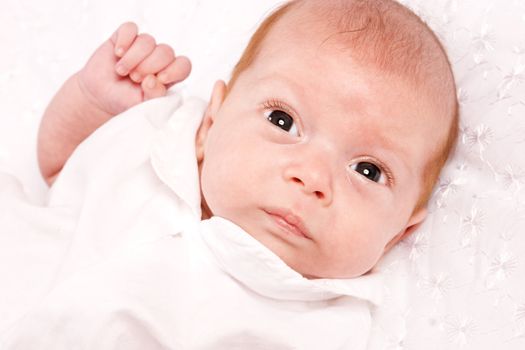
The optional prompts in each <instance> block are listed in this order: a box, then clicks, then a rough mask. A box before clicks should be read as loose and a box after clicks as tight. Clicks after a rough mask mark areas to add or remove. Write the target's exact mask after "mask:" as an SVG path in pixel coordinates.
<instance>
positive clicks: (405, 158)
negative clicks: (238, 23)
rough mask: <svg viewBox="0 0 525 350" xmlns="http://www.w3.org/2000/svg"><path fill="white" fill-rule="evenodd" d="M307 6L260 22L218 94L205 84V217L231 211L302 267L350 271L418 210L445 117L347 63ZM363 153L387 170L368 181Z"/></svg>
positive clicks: (331, 274) (416, 217) (390, 80)
mask: <svg viewBox="0 0 525 350" xmlns="http://www.w3.org/2000/svg"><path fill="white" fill-rule="evenodd" d="M306 15H308V14H304V13H303V14H301V13H297V14H296V15H294V16H289V17H287V18H286V19H285V20H282V21H280V22H279V23H278V24H277V25H276V26H275V27H274V28H273V29H272V30H271V31H270V33H269V34H268V38H267V39H266V40H265V43H263V47H262V49H261V52H260V53H259V55H258V57H257V58H256V60H255V61H254V63H253V64H252V65H251V66H250V67H249V68H248V69H246V70H245V71H244V72H243V73H242V74H241V75H240V76H239V78H238V80H237V82H236V83H235V85H234V86H233V87H232V89H231V90H230V91H228V94H227V96H226V87H225V84H224V83H222V82H218V83H217V84H216V85H215V88H214V90H213V94H212V98H211V101H210V105H209V107H208V110H207V112H206V115H205V119H204V121H203V124H202V126H201V128H200V130H199V133H198V135H197V140H196V144H197V156H198V159H199V161H200V169H201V188H202V194H203V197H204V199H205V203H204V204H203V212H204V218H206V217H209V216H211V215H217V216H221V217H224V218H227V219H229V220H231V221H233V222H235V223H236V224H237V225H239V226H241V227H242V228H243V229H245V230H246V231H247V232H249V233H250V234H251V235H252V236H253V237H255V238H256V239H257V240H259V241H260V242H261V243H263V244H264V245H265V246H267V247H268V248H270V249H271V250H272V251H273V252H275V253H276V254H277V255H278V256H279V257H281V258H282V259H283V260H284V261H285V262H286V263H287V264H288V265H289V266H291V267H292V268H293V269H295V270H296V271H298V272H299V273H301V274H302V275H303V276H305V277H308V278H320V277H323V278H352V277H356V276H359V275H362V274H364V273H366V272H368V271H369V270H370V269H372V268H373V266H374V265H375V264H376V263H377V261H378V260H379V258H380V257H381V256H382V255H383V254H384V253H385V252H386V251H388V250H389V249H390V248H391V247H392V246H393V245H394V244H395V243H396V242H398V241H399V240H400V239H402V238H403V237H405V236H406V235H408V234H410V233H411V232H412V231H413V230H414V229H415V228H416V227H417V225H418V224H419V223H420V222H421V221H422V220H423V219H424V218H425V216H426V209H425V208H421V209H419V210H417V211H415V212H414V211H413V209H414V207H415V205H416V203H417V201H418V198H419V193H420V189H421V186H422V174H423V169H424V167H425V164H426V162H427V157H428V154H430V153H431V151H432V150H433V149H434V147H435V145H436V144H437V143H438V142H439V141H440V140H442V139H443V138H444V137H445V134H446V128H443V125H442V122H443V121H442V116H440V115H439V114H440V113H439V111H436V110H435V109H433V108H431V107H430V106H432V104H431V103H430V101H426V99H425V98H423V97H422V96H420V95H418V93H417V89H414V87H413V86H412V85H410V84H408V83H406V82H405V81H403V80H402V79H396V78H394V77H388V76H385V75H384V74H381V72H378V71H374V70H373V69H371V68H364V67H362V66H360V65H357V64H356V63H355V62H353V61H352V60H351V58H350V57H349V55H347V54H345V53H343V52H342V51H341V50H338V49H337V47H336V46H331V45H329V44H327V43H326V42H325V40H324V39H325V38H326V37H328V36H329V35H330V34H331V33H327V32H326V30H325V29H321V28H319V30H317V31H315V32H313V31H312V28H311V27H309V25H308V21H305V20H303V19H304V17H305V16H306ZM274 110H282V111H285V112H287V113H288V114H289V115H290V116H291V117H293V119H294V125H295V126H296V130H297V132H295V129H292V130H291V131H293V132H287V131H285V130H283V129H282V128H280V127H278V126H276V125H274V124H273V123H271V122H270V121H269V120H268V117H269V116H270V115H271V113H272V111H274ZM362 161H366V162H371V163H375V164H377V165H379V166H380V167H382V168H383V172H382V173H383V174H387V173H389V174H390V175H389V177H388V178H387V177H382V178H381V181H380V182H379V183H378V182H373V181H371V180H370V179H368V178H366V177H365V176H364V175H363V174H362V173H360V172H357V171H356V168H355V165H356V164H359V162H362ZM387 169H388V170H387ZM305 236H306V237H305Z"/></svg>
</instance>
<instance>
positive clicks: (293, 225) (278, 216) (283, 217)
mask: <svg viewBox="0 0 525 350" xmlns="http://www.w3.org/2000/svg"><path fill="white" fill-rule="evenodd" d="M264 211H265V212H266V213H267V214H268V215H270V216H271V217H272V219H273V220H274V221H275V222H276V223H277V225H279V226H280V227H281V228H282V229H283V230H284V231H286V232H288V233H290V234H292V235H294V236H298V237H303V238H306V239H311V238H310V233H309V232H308V230H307V229H306V227H305V225H304V223H303V220H302V219H301V218H300V217H299V216H297V215H296V214H294V213H293V212H291V211H290V210H288V209H282V208H271V209H265V210H264Z"/></svg>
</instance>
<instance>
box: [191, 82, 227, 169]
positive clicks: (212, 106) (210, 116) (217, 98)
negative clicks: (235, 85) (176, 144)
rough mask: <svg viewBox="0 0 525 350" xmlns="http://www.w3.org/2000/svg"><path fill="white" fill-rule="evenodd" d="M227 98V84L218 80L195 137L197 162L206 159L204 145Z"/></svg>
mask: <svg viewBox="0 0 525 350" xmlns="http://www.w3.org/2000/svg"><path fill="white" fill-rule="evenodd" d="M225 97H226V84H225V83H224V81H222V80H218V81H217V82H216V83H215V85H214V86H213V91H212V93H211V97H210V102H208V107H207V108H206V111H205V112H204V117H203V119H202V123H201V125H200V127H199V130H197V136H196V137H195V150H196V154H197V161H198V162H200V161H202V159H203V158H204V144H205V142H206V138H207V136H208V131H209V130H210V128H211V126H212V125H213V122H214V120H215V117H216V115H217V113H218V112H219V109H220V108H221V106H222V103H223V101H224V98H225Z"/></svg>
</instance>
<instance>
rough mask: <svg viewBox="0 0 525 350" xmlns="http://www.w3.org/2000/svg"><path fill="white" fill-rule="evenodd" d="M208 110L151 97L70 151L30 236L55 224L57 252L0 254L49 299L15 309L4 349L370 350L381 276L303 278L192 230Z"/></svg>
mask: <svg viewBox="0 0 525 350" xmlns="http://www.w3.org/2000/svg"><path fill="white" fill-rule="evenodd" d="M203 110H204V103H203V102H202V101H200V100H196V99H190V100H188V101H187V102H185V103H184V104H182V106H181V98H180V97H178V96H176V95H173V96H168V97H165V98H161V99H156V100H152V101H149V102H147V103H144V104H141V105H139V106H137V107H135V108H133V109H131V110H129V111H127V112H125V113H123V114H122V115H120V116H118V117H115V118H114V119H112V120H111V121H109V122H108V123H107V124H106V125H104V126H103V127H102V128H100V129H99V130H97V131H96V132H95V133H94V134H93V135H92V136H90V137H89V138H88V139H87V140H86V141H85V142H83V143H82V144H81V145H80V146H79V147H78V149H77V150H76V151H75V153H74V154H73V155H72V157H71V158H70V159H69V160H68V163H67V164H66V166H65V167H64V169H63V171H62V173H61V175H60V176H59V178H58V179H57V181H56V182H55V184H54V186H53V188H52V189H51V191H50V194H49V200H48V203H47V207H46V208H45V213H46V214H42V216H43V218H41V220H40V221H38V220H37V221H38V224H35V225H34V227H33V228H31V229H29V231H31V230H33V229H34V230H35V231H38V229H39V227H40V226H44V225H41V224H42V223H44V224H47V225H55V226H54V227H59V228H60V230H59V232H60V234H59V235H58V237H59V238H56V237H55V239H54V240H53V242H55V241H56V242H60V244H56V245H53V244H49V242H48V240H46V243H45V244H40V246H39V248H42V249H39V250H38V252H37V253H35V254H33V255H31V256H29V257H26V258H25V259H20V258H19V259H18V260H17V259H16V258H13V256H14V255H16V254H11V255H10V256H11V258H12V259H13V260H16V262H14V263H13V262H12V261H6V260H5V258H2V257H0V263H2V264H11V266H13V269H14V270H16V269H17V268H18V269H20V268H21V269H24V268H25V269H26V270H27V266H28V265H30V264H31V263H32V262H33V263H34V261H36V260H38V261H46V262H47V269H46V270H45V273H43V272H41V273H42V275H41V276H40V279H39V286H40V289H38V288H37V289H38V291H39V292H38V293H39V295H42V294H43V295H45V296H44V297H39V296H33V299H31V302H26V303H25V304H24V307H23V308H22V309H23V313H24V314H25V315H24V316H23V317H21V318H20V319H18V320H17V322H14V321H13V323H12V324H13V325H12V326H11V325H10V327H9V329H8V331H7V332H5V333H4V334H3V335H2V336H1V338H0V340H2V341H3V342H4V343H0V344H3V346H2V349H24V350H25V349H31V348H38V349H53V350H58V349H213V350H220V349H316V350H317V349H364V348H366V344H367V338H368V334H369V332H370V323H371V319H370V311H369V309H370V306H371V304H376V303H378V302H379V301H380V298H381V295H380V294H381V281H380V278H379V277H378V276H376V275H374V274H371V275H367V276H362V277H359V278H355V279H349V280H329V279H318V280H308V279H306V278H303V277H302V276H301V275H300V274H298V273H297V272H295V271H294V270H292V269H291V268H289V267H288V266H287V265H286V264H285V263H284V262H283V261H282V260H281V259H279V258H278V257H277V256H276V255H275V254H274V253H273V252H271V251H270V250H269V249H267V248H266V247H265V246H263V245H262V244H260V243H259V242H258V241H257V240H255V239H254V238H253V237H251V236H250V235H249V234H248V233H246V232H245V231H243V230H242V229H241V228H240V227H238V226H236V225H235V224H234V223H232V222H230V221H228V220H226V219H223V218H219V217H213V218H211V219H210V220H204V221H201V220H200V218H201V212H200V202H201V199H200V189H199V180H198V168H197V163H196V159H195V145H194V138H195V132H196V130H197V128H198V126H199V124H200V121H201V116H202V114H203ZM6 182H7V181H4V184H5V183H6ZM1 185H2V178H0V189H1V188H2V187H1ZM4 187H8V186H7V185H4ZM13 192H16V191H13ZM0 204H1V203H0ZM28 206H29V207H30V205H28ZM40 209H42V210H43V208H40ZM18 210H19V212H20V213H22V214H24V213H26V214H27V215H28V216H31V217H33V216H34V215H33V212H30V211H26V210H25V209H18ZM47 213H50V214H47ZM19 216H23V215H19ZM22 219H23V218H22ZM14 220H19V219H12V220H11V221H14ZM11 224H12V223H11ZM34 236H35V237H36V236H37V235H34ZM0 238H2V237H1V236H0ZM46 239H48V238H46ZM5 240H6V242H5V243H6V244H7V245H6V246H9V245H10V246H11V248H10V249H11V250H12V249H15V250H16V249H19V247H21V246H23V245H22V244H18V245H17V242H15V241H16V239H11V241H12V242H10V240H9V239H5ZM26 244H31V242H27V241H26ZM38 244H39V243H38V242H35V245H37V246H38ZM13 247H15V248H13ZM16 247H18V248H16ZM57 247H59V248H57ZM24 249H25V248H24ZM46 254H48V255H49V257H48V256H47V255H46ZM51 254H52V257H51ZM57 254H58V255H59V256H60V258H57V257H56V256H57ZM4 255H5V254H4ZM42 257H46V259H43V258H42ZM2 260H4V261H2ZM20 265H23V266H20ZM29 270H30V271H32V270H31V269H29ZM33 270H34V269H33ZM1 271H2V270H0V272H1ZM35 271H36V270H35ZM42 271H43V270H42ZM26 275H27V276H30V275H29V274H26ZM42 276H46V277H45V278H44V277H42ZM3 277H4V276H2V275H0V278H3ZM10 278H11V280H12V281H15V280H16V279H15V278H13V274H11V277H10ZM14 284H15V285H16V283H14ZM26 285H27V283H26ZM18 288H20V286H18ZM10 293H11V294H9V295H10V296H11V298H12V297H13V295H14V294H16V293H14V292H13V290H11V292H10ZM35 293H36V292H35ZM0 296H1V292H0ZM0 305H1V304H0ZM4 307H5V306H4ZM19 309H20V308H19ZM17 311H18V312H19V314H21V313H22V312H20V310H17ZM0 312H2V310H0ZM13 319H16V318H13Z"/></svg>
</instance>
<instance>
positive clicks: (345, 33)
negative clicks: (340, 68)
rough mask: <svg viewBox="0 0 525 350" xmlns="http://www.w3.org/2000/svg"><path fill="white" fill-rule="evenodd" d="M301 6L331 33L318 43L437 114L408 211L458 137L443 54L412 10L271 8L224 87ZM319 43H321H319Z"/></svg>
mask: <svg viewBox="0 0 525 350" xmlns="http://www.w3.org/2000/svg"><path fill="white" fill-rule="evenodd" d="M302 6H310V7H312V8H313V10H314V11H311V12H312V13H314V14H315V15H314V16H313V18H312V19H313V21H314V22H312V27H315V25H321V26H324V27H325V28H328V29H334V28H335V32H334V33H333V34H332V35H330V36H328V37H327V38H326V39H325V40H324V42H323V44H325V43H328V42H330V43H332V42H333V43H335V44H336V45H338V46H336V47H337V48H341V49H342V50H346V51H348V54H349V55H350V56H351V58H352V59H353V60H354V61H355V62H356V63H357V64H359V65H361V66H362V67H363V68H370V69H373V70H375V71H377V72H379V73H380V74H383V75H384V76H385V77H389V76H392V77H395V78H397V79H401V80H403V81H406V82H408V83H409V84H411V86H413V87H414V89H417V90H418V93H420V94H421V95H423V96H424V97H425V99H426V100H428V101H429V102H430V104H431V105H432V106H433V107H434V108H437V109H438V110H440V111H441V112H442V115H443V120H444V124H445V125H447V127H448V132H447V134H446V137H445V138H444V140H443V141H442V143H441V144H439V145H436V148H435V149H436V152H435V153H434V154H433V155H431V156H430V159H429V161H428V163H427V164H426V166H425V168H424V172H423V174H422V175H423V180H422V181H423V186H422V192H421V194H420V198H419V200H418V202H417V204H416V206H415V208H414V211H417V210H418V209H420V208H422V207H424V206H426V204H427V202H428V199H429V198H430V196H431V194H432V189H433V187H434V185H435V183H436V181H437V179H438V177H439V173H440V171H441V169H442V168H443V166H444V164H445V162H446V160H447V159H448V157H449V155H450V153H451V151H452V149H453V148H454V145H455V143H456V140H457V137H458V119H459V117H458V113H459V112H458V103H457V98H456V88H455V83H454V77H453V74H452V70H451V67H450V63H449V61H448V58H447V55H446V52H445V50H444V48H443V46H442V45H441V43H440V42H439V39H438V38H437V37H436V35H435V34H434V32H433V31H432V30H431V29H430V28H429V27H428V26H427V25H426V24H425V23H424V22H423V21H422V20H421V19H420V18H419V17H418V16H417V15H415V14H414V13H413V12H412V11H410V10H409V9H408V8H406V7H404V6H403V5H401V4H399V3H397V2H396V1H393V0H329V1H314V0H295V1H289V2H286V3H285V4H284V5H282V6H280V7H279V8H277V9H276V10H275V11H274V12H272V13H271V14H270V15H269V16H268V17H267V18H266V19H265V20H264V21H263V22H262V23H261V25H260V26H259V28H258V29H257V30H256V31H255V33H254V34H253V36H252V37H251V39H250V42H249V43H248V45H247V47H246V49H245V50H244V52H243V54H242V56H241V58H240V60H239V61H238V63H237V64H236V66H235V68H234V69H233V72H232V76H231V79H230V81H229V83H228V91H229V90H231V88H232V87H233V86H234V85H235V82H236V80H237V79H238V78H239V76H240V75H241V73H242V72H243V71H245V70H246V69H247V68H248V67H249V66H250V65H251V64H252V63H253V62H254V60H255V59H256V57H257V55H258V54H259V52H260V50H261V47H262V44H263V43H264V40H265V38H266V36H267V35H268V33H269V32H270V30H271V29H272V28H273V27H274V26H275V25H276V24H277V23H278V22H279V21H280V20H281V19H282V18H283V17H285V16H287V14H288V13H290V12H291V11H294V10H296V9H298V8H300V7H302ZM323 44H322V45H323Z"/></svg>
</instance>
